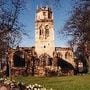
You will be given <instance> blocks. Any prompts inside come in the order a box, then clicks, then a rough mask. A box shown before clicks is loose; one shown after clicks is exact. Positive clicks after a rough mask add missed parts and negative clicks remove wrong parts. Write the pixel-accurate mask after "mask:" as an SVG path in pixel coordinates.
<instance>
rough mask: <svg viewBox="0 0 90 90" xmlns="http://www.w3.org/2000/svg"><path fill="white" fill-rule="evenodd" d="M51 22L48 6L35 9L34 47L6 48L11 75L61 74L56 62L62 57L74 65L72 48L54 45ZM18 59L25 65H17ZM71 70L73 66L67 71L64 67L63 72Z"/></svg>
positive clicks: (51, 16)
mask: <svg viewBox="0 0 90 90" xmlns="http://www.w3.org/2000/svg"><path fill="white" fill-rule="evenodd" d="M53 22H54V21H53V14H52V11H51V9H50V8H48V7H41V8H39V9H37V11H36V18H35V47H32V48H25V47H23V48H21V47H19V48H16V49H15V50H13V49H9V50H8V63H9V66H10V68H11V72H12V75H16V76H17V75H20V74H27V75H33V76H50V75H61V67H60V66H59V64H58V62H60V60H62V59H63V60H64V61H66V62H68V63H70V64H71V65H72V66H73V67H75V63H74V58H73V57H74V56H73V51H72V49H71V48H61V47H55V45H54V23H53ZM15 55H16V56H15ZM18 60H21V62H20V64H21V63H22V62H24V63H25V65H24V66H23V67H22V66H21V67H20V66H19V67H18V65H19V63H17V62H18ZM15 61H16V62H15ZM15 63H16V64H17V65H15ZM72 70H73V68H71V69H70V70H68V71H67V69H66V70H65V72H71V74H72V73H73V72H72ZM69 74H70V73H69Z"/></svg>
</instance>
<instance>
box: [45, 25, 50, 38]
mask: <svg viewBox="0 0 90 90" xmlns="http://www.w3.org/2000/svg"><path fill="white" fill-rule="evenodd" d="M47 37H49V26H48V25H46V26H45V39H47Z"/></svg>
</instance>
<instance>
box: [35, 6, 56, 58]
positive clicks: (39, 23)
mask: <svg viewBox="0 0 90 90" xmlns="http://www.w3.org/2000/svg"><path fill="white" fill-rule="evenodd" d="M54 50H55V46H54V23H53V14H52V10H51V9H50V8H49V7H41V8H38V9H37V11H36V18H35V51H36V52H37V54H38V55H39V56H40V55H41V54H44V53H47V54H48V55H50V56H51V57H52V55H53V51H54Z"/></svg>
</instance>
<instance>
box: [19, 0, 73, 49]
mask: <svg viewBox="0 0 90 90" xmlns="http://www.w3.org/2000/svg"><path fill="white" fill-rule="evenodd" d="M73 1H74V0H73ZM58 4H59V6H54V5H52V4H49V7H50V8H51V9H52V11H53V15H54V31H55V46H60V47H66V46H67V40H68V39H67V38H65V37H64V36H63V35H61V34H60V33H61V31H62V30H63V27H64V24H65V23H66V21H67V20H68V18H69V17H70V12H71V9H72V6H73V2H72V0H61V2H60V3H58ZM45 5H46V4H45V3H43V2H42V0H27V5H26V9H25V10H24V11H23V12H22V14H21V15H20V22H22V23H23V24H24V25H25V27H24V29H25V31H26V32H27V33H28V35H29V37H27V36H23V39H22V41H21V43H20V46H22V47H31V46H34V44H35V14H36V8H37V6H38V7H40V6H45Z"/></svg>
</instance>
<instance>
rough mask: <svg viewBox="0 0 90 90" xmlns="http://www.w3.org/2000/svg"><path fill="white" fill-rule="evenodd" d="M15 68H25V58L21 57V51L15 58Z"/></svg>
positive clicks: (16, 53)
mask: <svg viewBox="0 0 90 90" xmlns="http://www.w3.org/2000/svg"><path fill="white" fill-rule="evenodd" d="M13 61H14V67H25V58H23V57H21V56H20V51H16V52H15V54H14V56H13Z"/></svg>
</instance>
